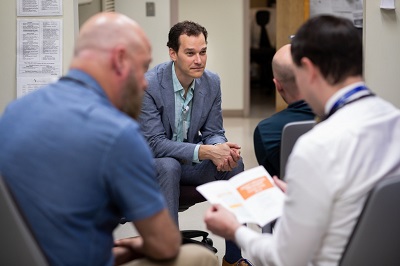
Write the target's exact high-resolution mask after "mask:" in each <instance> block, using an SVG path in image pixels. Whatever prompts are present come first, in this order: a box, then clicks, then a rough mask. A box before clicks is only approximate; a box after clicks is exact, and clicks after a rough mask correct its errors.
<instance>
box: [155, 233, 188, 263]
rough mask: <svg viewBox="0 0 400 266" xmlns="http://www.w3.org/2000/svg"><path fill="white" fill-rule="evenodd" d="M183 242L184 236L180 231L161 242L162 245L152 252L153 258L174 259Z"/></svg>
mask: <svg viewBox="0 0 400 266" xmlns="http://www.w3.org/2000/svg"><path fill="white" fill-rule="evenodd" d="M181 244H182V237H181V235H180V232H179V231H178V232H177V234H174V236H173V237H171V238H170V239H167V240H165V241H164V243H160V245H159V246H158V247H157V248H156V249H155V250H153V252H150V253H151V256H152V259H154V260H172V259H175V258H176V257H177V256H178V254H179V251H180V246H181Z"/></svg>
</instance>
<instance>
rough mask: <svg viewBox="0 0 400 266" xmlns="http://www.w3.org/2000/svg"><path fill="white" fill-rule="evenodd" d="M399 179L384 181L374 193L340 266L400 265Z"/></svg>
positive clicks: (370, 196)
mask: <svg viewBox="0 0 400 266" xmlns="http://www.w3.org/2000/svg"><path fill="white" fill-rule="evenodd" d="M399 203H400V175H399V176H395V177H388V178H384V179H382V180H381V181H379V182H378V183H377V185H376V186H375V187H374V188H373V189H372V190H371V192H370V194H369V196H368V198H367V200H366V202H365V205H364V208H363V211H362V212H361V215H360V217H359V219H358V222H357V224H356V226H355V227H354V230H353V233H352V235H351V237H350V239H349V242H348V244H347V246H346V248H345V251H344V252H343V256H342V258H341V261H340V264H339V265H341V266H350V265H351V266H353V265H400V252H399V251H400V250H399V248H400V211H399V208H400V207H399Z"/></svg>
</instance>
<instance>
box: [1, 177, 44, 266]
mask: <svg viewBox="0 0 400 266" xmlns="http://www.w3.org/2000/svg"><path fill="white" fill-rule="evenodd" d="M0 213H1V219H0V232H1V233H0V236H1V237H0V241H1V247H0V265H30V266H44V265H49V263H48V262H47V259H46V257H45V256H44V253H43V252H42V250H41V248H40V247H39V245H38V243H37V242H36V239H35V238H34V236H33V234H32V232H31V230H30V228H29V225H28V224H27V223H26V222H25V220H24V217H23V215H22V213H21V212H20V210H19V208H18V206H17V203H16V202H15V200H14V198H13V196H12V194H11V191H10V190H9V189H8V187H7V185H6V183H5V182H4V179H3V177H1V176H0Z"/></svg>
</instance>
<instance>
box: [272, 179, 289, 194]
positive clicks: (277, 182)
mask: <svg viewBox="0 0 400 266" xmlns="http://www.w3.org/2000/svg"><path fill="white" fill-rule="evenodd" d="M272 178H273V179H274V182H275V185H276V186H277V187H279V188H280V189H281V190H282V191H283V192H285V193H286V189H287V184H286V182H285V181H283V180H280V179H279V178H278V177H277V176H276V175H274V176H273V177H272Z"/></svg>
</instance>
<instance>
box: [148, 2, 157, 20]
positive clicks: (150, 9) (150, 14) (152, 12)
mask: <svg viewBox="0 0 400 266" xmlns="http://www.w3.org/2000/svg"><path fill="white" fill-rule="evenodd" d="M155 15H156V4H155V3H154V2H146V16H147V17H154V16H155Z"/></svg>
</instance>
